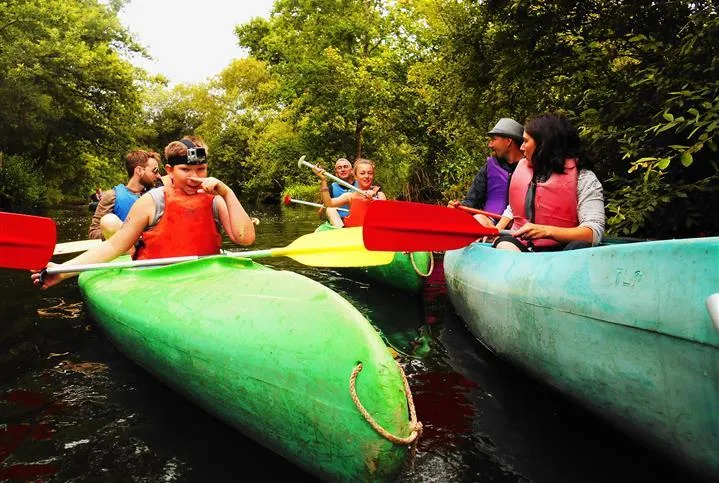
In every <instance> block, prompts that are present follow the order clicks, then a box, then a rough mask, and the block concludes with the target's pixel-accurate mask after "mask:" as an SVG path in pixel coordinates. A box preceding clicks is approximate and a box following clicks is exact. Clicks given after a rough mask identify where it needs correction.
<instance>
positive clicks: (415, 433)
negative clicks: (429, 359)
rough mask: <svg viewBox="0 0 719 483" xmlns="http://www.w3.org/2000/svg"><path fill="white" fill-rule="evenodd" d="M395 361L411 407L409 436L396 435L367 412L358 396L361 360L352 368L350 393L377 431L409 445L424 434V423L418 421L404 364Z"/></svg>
mask: <svg viewBox="0 0 719 483" xmlns="http://www.w3.org/2000/svg"><path fill="white" fill-rule="evenodd" d="M395 363H396V364H397V367H399V372H400V374H402V381H403V383H404V393H405V395H406V396H407V406H408V407H409V418H410V421H409V427H410V429H411V430H412V432H411V433H410V434H409V436H407V437H406V438H400V437H399V436H395V435H394V434H392V433H390V432H389V431H387V430H386V429H384V428H383V427H382V426H380V425H379V423H377V421H375V420H374V418H373V417H372V416H371V415H370V414H369V413H368V412H367V410H366V409H365V408H364V406H363V405H362V403H361V402H360V400H359V397H358V396H357V389H356V388H355V381H356V380H357V375H358V374H359V373H360V371H361V370H362V363H361V362H359V363H357V365H356V366H355V368H354V369H353V370H352V375H351V376H350V395H351V396H352V401H354V403H355V406H357V409H359V412H360V413H361V414H362V416H363V417H364V418H365V421H367V422H368V423H369V425H370V426H372V428H373V429H374V430H375V431H377V433H379V434H380V435H381V436H383V437H384V438H385V439H387V440H389V441H391V442H393V443H395V444H403V445H409V444H412V443H413V442H414V441H416V440H418V439H419V437H420V435H421V434H422V423H420V422H419V421H417V413H416V412H415V409H414V400H413V399H412V392H411V391H410V389H409V382H407V376H406V375H405V373H404V370H402V366H400V365H399V363H398V362H397V361H395Z"/></svg>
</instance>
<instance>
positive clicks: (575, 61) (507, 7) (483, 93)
mask: <svg viewBox="0 0 719 483" xmlns="http://www.w3.org/2000/svg"><path fill="white" fill-rule="evenodd" d="M122 3H123V2H122V1H112V2H109V3H98V2H97V1H95V0H67V1H65V2H53V1H51V0H14V1H0V13H2V16H1V18H2V20H0V69H2V72H3V73H4V74H3V76H0V105H2V106H3V109H2V110H0V206H2V207H3V208H4V209H20V207H23V206H29V205H35V204H41V203H57V202H60V201H62V200H63V198H72V197H78V196H80V197H86V196H87V195H88V194H90V193H92V192H93V191H94V187H95V186H98V185H99V186H103V187H109V186H111V185H112V184H114V183H117V182H121V181H123V177H124V176H123V172H122V171H123V170H122V161H121V160H122V155H123V153H124V152H126V151H127V150H129V149H131V148H132V147H135V146H138V145H140V146H145V147H149V148H152V149H155V150H157V151H161V150H162V147H163V146H164V145H165V144H167V142H169V141H171V140H173V139H177V138H179V137H180V136H181V135H183V134H186V133H195V134H197V135H200V136H202V137H203V138H205V140H206V141H207V142H208V144H209V147H210V156H211V163H212V165H211V169H212V172H213V174H214V175H215V176H217V177H219V178H221V179H224V180H227V181H228V182H229V183H230V184H231V185H232V186H233V188H234V189H236V190H237V191H238V193H239V194H240V197H241V199H243V200H246V201H268V200H275V202H276V200H279V198H280V194H281V193H282V192H283V191H284V190H287V189H291V190H295V192H296V190H298V189H300V187H301V186H302V185H313V186H314V185H316V184H317V181H316V178H315V177H314V175H313V174H312V173H311V172H310V171H309V170H308V169H306V168H298V167H297V164H296V161H297V159H298V158H299V157H300V156H302V155H306V156H307V159H308V160H310V161H312V162H319V163H321V164H324V165H325V166H331V164H332V162H333V161H334V159H336V158H337V157H340V156H343V157H347V158H350V159H352V158H354V157H357V156H363V157H368V158H371V159H373V160H375V161H376V162H377V165H378V166H377V178H378V180H379V181H380V182H381V184H382V185H383V187H384V189H385V191H386V192H387V193H388V194H389V195H390V196H391V197H395V198H399V199H405V200H414V201H423V202H429V203H445V202H446V201H447V200H448V199H450V198H459V197H461V196H462V195H463V193H464V192H465V191H466V189H467V187H468V186H469V183H470V181H471V179H472V177H473V175H474V174H475V173H476V171H477V170H478V169H479V167H480V166H481V165H482V163H484V160H485V159H486V157H487V155H488V154H489V153H488V150H487V148H486V142H487V136H486V131H487V130H488V129H489V128H490V127H491V126H492V125H494V123H495V122H496V120H497V119H498V118H499V117H513V118H514V119H517V120H520V121H523V120H524V119H526V118H527V117H528V116H531V115H534V114H539V113H542V112H545V111H560V112H563V113H565V114H566V115H567V116H569V117H570V118H571V120H572V121H573V122H574V124H575V125H576V126H578V127H579V128H580V130H581V135H582V140H583V143H584V147H585V150H586V154H587V156H588V157H589V158H590V159H591V160H592V162H593V165H594V167H595V171H596V172H597V175H598V176H599V178H600V179H601V180H602V183H603V185H604V188H605V198H606V205H607V215H608V223H609V227H608V228H609V233H611V234H617V235H635V236H648V237H655V238H663V237H681V236H696V235H702V234H714V235H715V234H718V233H719V217H717V216H716V208H717V207H718V205H719V203H717V191H718V189H719V188H717V187H718V186H719V183H717V181H719V164H718V161H717V160H718V155H717V143H718V140H717V133H719V75H718V74H719V57H717V50H716V45H717V44H718V42H719V12H718V11H717V10H718V7H717V5H716V3H715V2H712V1H698V2H697V1H691V2H690V1H680V0H678V1H673V2H655V1H648V0H632V1H628V0H612V1H607V0H587V1H584V2H573V1H572V2H570V1H545V0H506V1H482V2H468V1H463V0H443V1H439V2H438V1H435V0H432V1H430V0H396V1H380V0H351V1H350V0H344V1H337V0H277V1H276V2H275V6H274V10H273V14H272V15H271V17H270V18H268V19H262V18H258V19H254V20H253V21H251V22H249V23H247V24H243V25H238V27H237V29H236V32H237V39H238V42H239V43H240V45H242V46H243V47H245V48H246V49H247V52H248V56H247V57H246V58H242V59H236V60H234V61H233V62H232V63H231V64H230V65H228V66H227V67H226V68H225V69H224V71H223V72H222V73H220V74H219V75H218V76H216V77H214V78H211V79H209V80H208V81H207V82H205V83H202V84H197V85H180V86H175V87H169V86H168V85H167V83H166V82H165V81H164V80H163V79H162V78H153V77H150V76H148V74H147V73H145V72H143V71H142V70H140V69H137V68H135V67H133V66H132V64H131V63H130V62H129V61H128V60H127V59H128V56H130V55H142V54H143V50H142V48H141V47H140V46H139V45H137V43H136V42H135V41H134V40H133V38H132V36H131V34H130V33H129V32H127V31H126V30H125V29H124V28H123V27H122V26H121V24H120V22H119V20H118V18H117V12H118V11H119V9H120V8H122ZM200 66H201V64H200Z"/></svg>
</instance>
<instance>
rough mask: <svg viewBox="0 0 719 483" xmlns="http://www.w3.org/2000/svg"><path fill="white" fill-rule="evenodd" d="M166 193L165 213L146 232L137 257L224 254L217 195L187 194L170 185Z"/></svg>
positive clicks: (166, 188) (136, 253) (165, 189)
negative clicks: (216, 211) (215, 212)
mask: <svg viewBox="0 0 719 483" xmlns="http://www.w3.org/2000/svg"><path fill="white" fill-rule="evenodd" d="M164 191H165V212H164V214H163V215H162V217H161V218H160V221H158V222H157V224H156V225H154V226H152V227H150V228H148V229H147V230H145V231H144V232H143V233H142V243H141V245H140V246H139V247H138V249H137V251H136V252H135V258H136V259H138V260H142V259H148V258H165V257H181V256H186V255H214V254H217V253H220V248H221V247H222V237H221V236H220V232H219V231H218V230H217V225H216V224H215V217H214V215H213V212H212V201H213V199H214V196H210V195H206V194H196V195H187V194H185V193H184V192H182V191H180V190H177V189H174V188H173V187H171V186H166V187H165V188H164Z"/></svg>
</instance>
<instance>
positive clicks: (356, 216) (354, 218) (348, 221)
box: [345, 195, 372, 226]
mask: <svg viewBox="0 0 719 483" xmlns="http://www.w3.org/2000/svg"><path fill="white" fill-rule="evenodd" d="M370 203H372V200H368V199H367V198H365V197H364V196H359V195H355V196H353V197H352V199H351V200H350V214H349V215H347V217H346V218H345V226H362V224H363V223H364V217H365V215H367V208H369V204H370Z"/></svg>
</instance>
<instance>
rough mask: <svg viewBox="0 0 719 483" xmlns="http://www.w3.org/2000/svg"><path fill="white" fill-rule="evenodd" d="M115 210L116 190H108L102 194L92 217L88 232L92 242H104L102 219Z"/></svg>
mask: <svg viewBox="0 0 719 483" xmlns="http://www.w3.org/2000/svg"><path fill="white" fill-rule="evenodd" d="M114 208H115V190H107V191H105V192H103V193H102V198H100V202H99V203H98V204H97V208H95V213H94V214H93V215H92V221H91V222H90V228H89V229H88V230H87V236H88V238H89V239H90V240H102V239H103V238H102V229H101V228H100V219H101V218H102V217H103V216H105V215H107V214H108V213H112V212H113V210H114Z"/></svg>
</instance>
